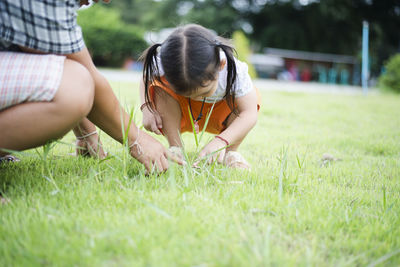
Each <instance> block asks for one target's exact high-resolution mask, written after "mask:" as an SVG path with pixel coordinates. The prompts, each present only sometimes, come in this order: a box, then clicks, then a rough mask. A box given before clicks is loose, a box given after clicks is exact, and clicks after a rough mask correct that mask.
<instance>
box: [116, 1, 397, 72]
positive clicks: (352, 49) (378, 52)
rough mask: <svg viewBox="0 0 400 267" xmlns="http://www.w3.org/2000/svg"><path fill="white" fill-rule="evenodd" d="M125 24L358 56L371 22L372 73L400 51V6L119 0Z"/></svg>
mask: <svg viewBox="0 0 400 267" xmlns="http://www.w3.org/2000/svg"><path fill="white" fill-rule="evenodd" d="M109 7H111V8H116V9H118V10H120V13H121V15H122V19H123V20H124V21H125V22H126V23H133V24H136V25H140V27H143V28H144V29H146V30H152V31H153V30H157V29H161V28H164V27H175V26H178V25H179V24H182V23H199V24H201V25H203V26H205V27H207V28H211V29H213V30H215V31H216V32H218V34H220V35H223V36H225V37H230V36H231V34H232V33H233V32H234V31H235V30H243V31H244V32H245V33H246V34H247V35H248V36H249V37H250V39H251V43H252V46H253V47H259V48H260V49H261V48H263V47H266V46H269V47H277V48H286V49H296V50H306V51H314V52H327V53H339V54H350V55H358V54H359V53H360V50H361V29H362V21H363V20H367V21H369V22H370V51H371V56H372V63H373V65H372V68H373V71H375V72H377V71H378V70H379V69H380V67H379V66H381V65H382V62H383V61H384V60H385V59H387V58H388V57H389V56H390V55H393V54H394V53H395V52H396V51H399V50H400V33H399V31H398V29H399V28H400V0H119V1H114V2H113V3H112V4H111V5H109Z"/></svg>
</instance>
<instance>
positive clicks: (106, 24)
mask: <svg viewBox="0 0 400 267" xmlns="http://www.w3.org/2000/svg"><path fill="white" fill-rule="evenodd" d="M78 24H79V25H80V26H81V27H82V32H83V37H84V39H85V44H86V46H87V47H88V49H89V51H90V53H91V54H92V57H93V61H94V62H95V63H96V65H99V66H115V67H120V66H122V64H123V62H124V60H125V59H127V58H137V57H138V55H140V53H141V52H142V51H143V50H144V49H145V48H146V46H147V44H146V42H145V41H144V39H143V34H144V32H143V30H141V29H139V28H138V27H136V26H133V25H127V24H125V23H124V22H122V20H121V18H120V15H119V13H118V12H117V11H116V10H110V9H107V8H105V7H103V6H101V5H94V6H93V7H91V8H87V9H83V10H80V11H79V16H78Z"/></svg>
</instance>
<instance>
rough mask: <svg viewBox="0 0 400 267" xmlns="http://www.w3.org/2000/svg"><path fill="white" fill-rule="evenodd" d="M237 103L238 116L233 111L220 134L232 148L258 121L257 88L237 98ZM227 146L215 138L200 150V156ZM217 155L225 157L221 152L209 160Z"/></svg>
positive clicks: (213, 158) (212, 158) (214, 158)
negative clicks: (226, 125)
mask: <svg viewBox="0 0 400 267" xmlns="http://www.w3.org/2000/svg"><path fill="white" fill-rule="evenodd" d="M235 103H236V105H237V109H238V116H237V115H235V114H233V113H232V114H231V115H230V117H231V116H233V118H229V120H228V127H227V128H226V129H225V130H224V131H223V132H222V133H220V134H219V136H220V137H222V138H223V139H225V140H227V141H228V142H229V145H230V147H231V148H232V147H233V146H235V144H237V143H240V142H241V141H242V140H243V139H244V138H245V137H246V135H247V134H248V133H249V132H250V130H251V129H252V128H253V127H254V126H255V124H256V122H257V117H258V111H257V93H256V91H255V89H253V90H252V91H251V92H250V93H248V94H247V95H245V96H242V97H239V98H236V99H235ZM225 146H226V144H225V142H224V141H222V140H221V139H219V138H214V139H213V140H212V141H211V142H210V143H209V144H207V145H206V146H205V147H204V149H203V150H202V151H201V152H200V154H199V157H200V158H202V157H205V156H206V155H208V154H211V153H212V152H214V151H217V150H220V149H222V148H223V147H225ZM228 149H229V148H228ZM217 157H223V153H220V154H219V156H218V155H213V156H212V157H211V158H210V159H209V161H210V162H211V161H214V160H216V159H217ZM221 160H222V158H219V161H221Z"/></svg>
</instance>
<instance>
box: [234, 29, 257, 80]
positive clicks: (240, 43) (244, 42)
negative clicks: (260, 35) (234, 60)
mask: <svg viewBox="0 0 400 267" xmlns="http://www.w3.org/2000/svg"><path fill="white" fill-rule="evenodd" d="M232 39H233V44H234V45H235V49H236V52H237V54H238V59H239V60H241V61H243V62H246V63H247V66H248V67H249V74H250V76H251V78H257V72H256V69H255V68H254V66H253V65H252V64H251V63H250V61H249V56H250V54H251V50H250V42H249V40H248V39H247V37H246V35H244V33H243V32H242V31H235V32H234V33H233V36H232Z"/></svg>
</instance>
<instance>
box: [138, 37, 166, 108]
mask: <svg viewBox="0 0 400 267" xmlns="http://www.w3.org/2000/svg"><path fill="white" fill-rule="evenodd" d="M160 46H161V44H154V45H152V46H150V47H149V48H147V49H146V50H145V51H144V52H143V54H142V55H141V56H140V59H139V60H141V61H143V82H144V99H145V101H146V102H147V103H152V101H151V98H150V95H149V85H150V84H152V83H153V82H154V81H155V80H161V79H160V71H159V68H158V64H157V49H158V47H160ZM149 107H150V110H153V105H149Z"/></svg>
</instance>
